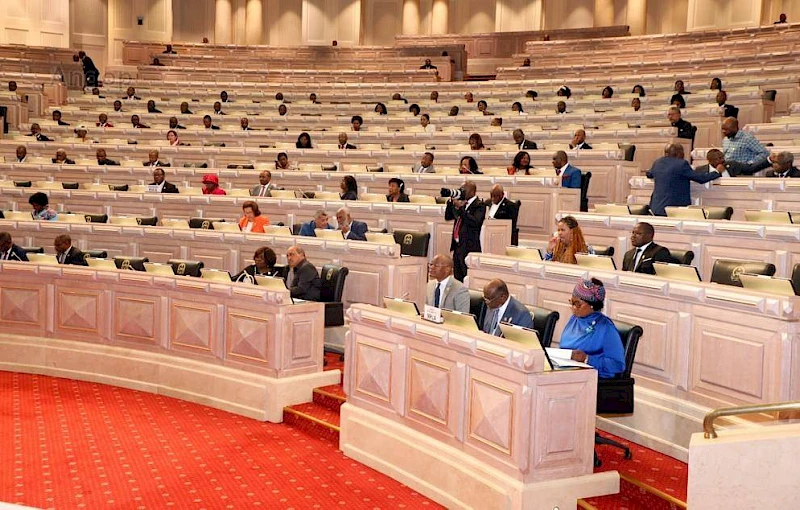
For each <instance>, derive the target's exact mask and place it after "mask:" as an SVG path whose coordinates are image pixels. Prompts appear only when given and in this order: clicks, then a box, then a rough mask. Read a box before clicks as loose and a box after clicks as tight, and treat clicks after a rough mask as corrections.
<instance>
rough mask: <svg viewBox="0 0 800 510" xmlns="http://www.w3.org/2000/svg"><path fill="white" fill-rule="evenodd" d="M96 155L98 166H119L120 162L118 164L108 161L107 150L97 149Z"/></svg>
mask: <svg viewBox="0 0 800 510" xmlns="http://www.w3.org/2000/svg"><path fill="white" fill-rule="evenodd" d="M95 155H96V156H97V164H98V165H110V166H119V163H118V162H116V161H114V160H112V159H108V158H107V157H106V150H105V149H97V152H96V153H95Z"/></svg>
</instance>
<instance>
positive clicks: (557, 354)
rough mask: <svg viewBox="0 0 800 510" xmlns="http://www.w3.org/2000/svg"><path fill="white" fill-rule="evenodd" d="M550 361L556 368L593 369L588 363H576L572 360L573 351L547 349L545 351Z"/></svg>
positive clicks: (555, 348)
mask: <svg viewBox="0 0 800 510" xmlns="http://www.w3.org/2000/svg"><path fill="white" fill-rule="evenodd" d="M545 350H546V351H547V355H548V356H550V361H551V362H552V363H553V365H555V366H556V367H581V368H592V367H591V366H590V365H589V364H588V363H583V362H582V361H575V360H573V359H572V349H559V348H557V347H547V348H546V349H545Z"/></svg>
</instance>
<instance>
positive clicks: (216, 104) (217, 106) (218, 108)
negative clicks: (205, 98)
mask: <svg viewBox="0 0 800 510" xmlns="http://www.w3.org/2000/svg"><path fill="white" fill-rule="evenodd" d="M212 108H213V109H214V111H213V112H212V113H213V114H214V115H227V113H225V112H223V111H222V103H220V102H219V101H214V105H213V106H212Z"/></svg>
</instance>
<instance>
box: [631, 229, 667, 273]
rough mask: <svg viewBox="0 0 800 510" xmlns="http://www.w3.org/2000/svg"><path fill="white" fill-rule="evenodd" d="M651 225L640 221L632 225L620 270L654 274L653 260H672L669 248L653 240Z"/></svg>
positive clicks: (653, 231)
mask: <svg viewBox="0 0 800 510" xmlns="http://www.w3.org/2000/svg"><path fill="white" fill-rule="evenodd" d="M655 233H656V232H655V230H654V229H653V226H652V225H651V224H649V223H645V222H641V223H637V224H636V225H634V226H633V230H632V231H631V245H633V249H631V250H628V251H627V252H626V253H625V256H624V257H623V258H622V270H623V271H633V272H635V273H646V274H656V271H655V269H653V262H673V258H672V255H670V253H669V250H668V249H666V248H664V247H663V246H659V245H657V244H656V243H654V242H653V236H654V235H655Z"/></svg>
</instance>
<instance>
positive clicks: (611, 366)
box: [559, 278, 625, 379]
mask: <svg viewBox="0 0 800 510" xmlns="http://www.w3.org/2000/svg"><path fill="white" fill-rule="evenodd" d="M605 299H606V289H605V287H603V282H601V281H600V280H598V279H597V278H592V279H591V280H582V281H581V282H580V283H578V284H577V285H576V286H575V289H574V290H573V291H572V298H570V305H571V307H572V317H570V318H569V321H567V325H566V326H564V331H562V332H561V340H559V347H560V348H562V349H570V350H572V359H573V360H575V361H581V362H584V363H588V364H589V365H591V366H592V368H594V369H595V370H597V376H598V377H599V378H601V379H608V378H611V377H614V376H615V375H617V374H619V373H622V372H623V371H624V370H625V349H624V348H623V347H622V339H621V338H620V336H619V332H618V331H617V327H616V326H614V322H613V321H612V320H611V319H609V318H608V317H607V316H605V315H604V314H603V313H602V312H600V310H602V309H603V302H604V301H605Z"/></svg>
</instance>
